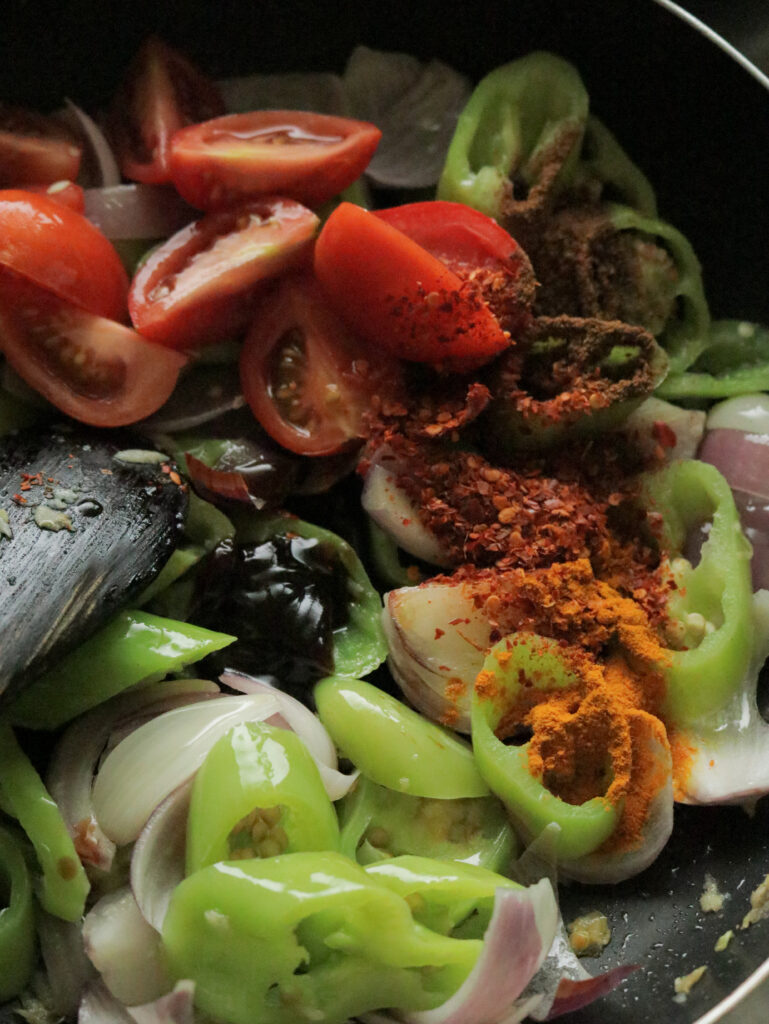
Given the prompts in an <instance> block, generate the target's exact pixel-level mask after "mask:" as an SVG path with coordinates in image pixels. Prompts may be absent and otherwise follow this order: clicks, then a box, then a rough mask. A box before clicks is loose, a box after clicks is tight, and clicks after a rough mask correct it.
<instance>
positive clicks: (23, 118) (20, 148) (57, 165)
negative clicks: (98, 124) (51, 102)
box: [0, 105, 83, 188]
mask: <svg viewBox="0 0 769 1024" xmlns="http://www.w3.org/2000/svg"><path fill="white" fill-rule="evenodd" d="M82 155H83V147H82V146H81V145H80V144H79V143H78V142H77V141H76V140H75V138H74V137H73V136H72V135H71V134H70V133H69V132H68V131H67V129H66V128H65V127H64V125H63V124H61V123H60V122H59V121H57V120H55V119H54V118H52V117H46V116H45V115H44V114H37V113H33V112H32V111H28V110H21V109H20V108H18V107H5V106H2V105H0V188H12V187H17V188H18V187H22V188H23V187H24V186H25V185H50V184H52V183H53V182H54V181H61V180H62V179H69V180H74V179H75V178H76V177H77V175H78V172H79V170H80V161H81V158H82Z"/></svg>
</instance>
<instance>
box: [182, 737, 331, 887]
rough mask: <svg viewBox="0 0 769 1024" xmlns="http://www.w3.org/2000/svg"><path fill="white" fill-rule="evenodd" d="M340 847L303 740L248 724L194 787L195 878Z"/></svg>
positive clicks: (190, 858)
mask: <svg viewBox="0 0 769 1024" xmlns="http://www.w3.org/2000/svg"><path fill="white" fill-rule="evenodd" d="M338 846H339V827H338V824H337V819H336V815H335V813H334V808H333V806H332V804H331V801H330V800H329V798H328V796H327V795H326V791H325V789H324V788H323V783H322V781H321V778H320V774H319V773H318V769H317V767H316V765H315V762H314V761H313V759H312V757H311V756H310V754H309V752H308V750H307V748H306V747H305V745H304V744H303V743H302V741H301V739H300V738H299V737H298V736H297V735H296V734H295V733H293V732H290V731H288V730H286V729H278V728H274V727H272V726H269V725H266V724H264V723H261V722H248V723H245V724H243V725H238V726H236V727H235V728H234V729H232V730H231V731H230V732H228V733H227V735H226V736H223V737H222V738H221V739H220V740H218V741H217V742H216V743H215V744H214V746H213V747H212V748H211V750H210V751H209V753H208V756H207V757H206V759H205V761H204V762H203V764H202V765H201V767H200V769H199V770H198V773H197V775H196V776H195V781H194V783H193V786H192V796H191V800H190V813H189V818H188V824H187V854H186V859H187V874H192V873H193V872H194V871H198V870H200V869H201V868H203V867H206V866H208V865H209V864H214V863H215V862H216V861H219V860H230V859H235V858H237V859H244V858H249V857H256V856H261V857H265V856H275V855H276V854H279V853H295V852H298V851H302V850H335V849H337V847H338Z"/></svg>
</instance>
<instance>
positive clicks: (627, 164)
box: [570, 114, 657, 217]
mask: <svg viewBox="0 0 769 1024" xmlns="http://www.w3.org/2000/svg"><path fill="white" fill-rule="evenodd" d="M570 185H571V187H572V188H573V189H574V190H575V191H576V192H577V194H581V193H582V192H583V191H586V190H588V191H589V192H592V193H593V194H594V195H596V193H597V195H600V197H601V198H605V199H610V200H614V201H616V202H621V203H624V204H625V205H626V206H630V207H632V208H633V209H634V210H637V211H638V212H639V213H640V214H643V216H644V217H656V216H657V199H656V197H655V195H654V189H653V188H652V185H651V182H650V181H649V179H648V178H647V177H646V175H645V174H644V173H643V171H641V170H640V168H638V167H637V166H636V165H635V164H634V163H633V161H632V160H631V159H630V157H629V156H628V155H627V153H626V152H625V150H624V149H623V148H622V146H620V144H619V142H617V140H616V139H615V138H614V136H613V135H612V133H611V132H610V131H609V129H608V128H607V127H606V125H605V124H604V123H603V121H599V119H598V118H597V117H595V116H594V115H593V114H591V115H590V116H589V117H588V119H587V125H586V127H585V137H584V140H583V142H582V150H581V152H580V156H579V163H578V164H577V167H576V169H575V173H574V180H573V181H572V182H571V183H570ZM596 186H597V188H596Z"/></svg>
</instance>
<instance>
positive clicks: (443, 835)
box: [338, 775, 517, 874]
mask: <svg viewBox="0 0 769 1024" xmlns="http://www.w3.org/2000/svg"><path fill="white" fill-rule="evenodd" d="M338 807H339V814H340V820H341V824H342V836H341V846H340V849H341V850H342V853H345V854H346V855H347V856H348V857H351V858H352V859H353V860H356V859H357V860H358V862H359V863H360V864H369V863H373V862H375V861H378V860H381V859H382V858H389V857H393V856H396V857H397V856H400V855H401V854H413V855H418V856H420V857H431V858H434V859H436V860H448V861H461V862H464V863H468V864H476V865H478V866H480V867H483V868H487V869H488V870H490V871H499V872H502V873H503V874H504V872H505V871H507V869H508V868H509V866H510V863H511V861H512V858H513V857H514V856H515V855H516V851H517V842H516V839H515V833H514V832H513V829H512V827H511V825H510V822H509V821H508V820H507V815H506V814H505V811H504V808H503V807H502V804H501V803H500V802H499V800H497V798H496V797H493V796H486V797H483V796H481V797H465V798H462V799H457V800H435V799H431V798H429V797H414V796H407V795H406V794H405V793H397V792H396V791H395V790H393V789H387V788H386V787H384V786H378V785H377V784H376V783H375V782H372V781H371V779H367V778H366V777H365V776H363V775H362V776H361V777H360V778H359V779H358V781H357V783H356V785H355V788H354V789H353V790H352V792H351V793H349V794H348V795H347V796H346V797H345V798H344V799H343V800H342V801H341V802H340V804H339V805H338Z"/></svg>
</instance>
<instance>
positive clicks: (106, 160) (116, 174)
mask: <svg viewBox="0 0 769 1024" xmlns="http://www.w3.org/2000/svg"><path fill="white" fill-rule="evenodd" d="M64 103H65V107H64V110H63V111H62V118H63V120H65V121H66V122H67V123H68V124H69V125H70V126H71V127H73V128H74V129H75V130H76V131H77V133H78V135H82V136H84V137H85V139H86V141H87V142H88V150H89V154H88V155H89V156H90V160H89V161H88V164H89V165H90V169H91V171H92V173H93V175H94V179H93V180H92V181H89V182H88V184H89V185H91V184H92V185H97V186H102V187H104V186H109V185H119V184H120V168H119V167H118V164H117V160H116V159H115V155H114V153H113V152H112V147H111V146H110V144H109V142H107V139H106V136H105V135H104V132H103V131H102V130H101V128H99V126H98V125H97V124H96V122H95V121H94V119H93V118H92V117H90V116H89V115H88V114H86V112H85V111H84V110H81V109H80V107H78V106H77V104H75V103H73V102H72V100H70V99H65V100H64ZM81 176H82V172H81ZM81 184H82V183H81Z"/></svg>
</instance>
